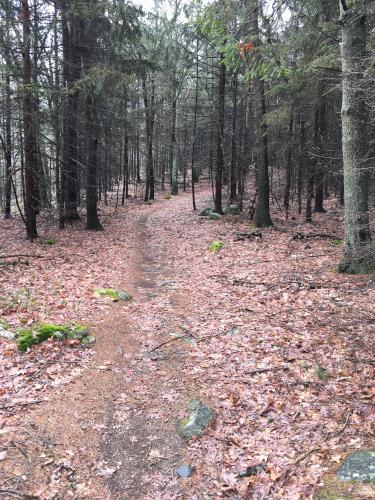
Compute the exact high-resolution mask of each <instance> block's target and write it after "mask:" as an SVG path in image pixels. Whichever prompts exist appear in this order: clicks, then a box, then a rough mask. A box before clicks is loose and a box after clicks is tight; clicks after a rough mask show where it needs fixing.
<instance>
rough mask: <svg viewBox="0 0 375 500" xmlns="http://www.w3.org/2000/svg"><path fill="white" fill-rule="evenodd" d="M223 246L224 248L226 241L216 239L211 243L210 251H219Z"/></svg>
mask: <svg viewBox="0 0 375 500" xmlns="http://www.w3.org/2000/svg"><path fill="white" fill-rule="evenodd" d="M222 248H224V243H223V242H222V241H214V242H213V243H211V245H210V247H209V250H210V252H218V251H219V250H221V249H222Z"/></svg>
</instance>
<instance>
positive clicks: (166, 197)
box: [164, 194, 172, 200]
mask: <svg viewBox="0 0 375 500" xmlns="http://www.w3.org/2000/svg"><path fill="white" fill-rule="evenodd" d="M164 199H165V200H171V199H172V195H171V194H166V195H165V196H164Z"/></svg>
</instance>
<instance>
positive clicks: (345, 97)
mask: <svg viewBox="0 0 375 500" xmlns="http://www.w3.org/2000/svg"><path fill="white" fill-rule="evenodd" d="M352 6H353V7H352ZM340 9H341V17H340V24H341V33H342V44H341V61H342V75H343V79H342V108H341V119H342V147H343V161H344V201H345V224H344V225H345V241H344V252H343V256H342V259H341V262H340V264H339V270H340V271H341V272H349V273H366V272H370V271H373V270H375V257H374V252H373V248H372V245H371V233H370V225H369V206H368V173H369V172H368V159H367V145H368V142H367V121H368V109H367V105H366V99H365V95H364V89H363V88H362V87H361V83H362V75H363V61H364V58H365V56H366V12H365V5H364V3H363V5H362V6H361V5H359V2H354V1H351V2H349V1H347V2H346V3H345V2H343V1H341V2H340Z"/></svg>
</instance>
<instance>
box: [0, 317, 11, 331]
mask: <svg viewBox="0 0 375 500" xmlns="http://www.w3.org/2000/svg"><path fill="white" fill-rule="evenodd" d="M0 328H2V329H3V330H9V328H10V325H9V323H7V322H6V321H5V320H3V319H0Z"/></svg>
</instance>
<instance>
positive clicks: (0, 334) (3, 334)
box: [0, 328, 16, 340]
mask: <svg viewBox="0 0 375 500" xmlns="http://www.w3.org/2000/svg"><path fill="white" fill-rule="evenodd" d="M0 337H1V338H2V339H6V340H14V339H15V338H16V336H15V335H14V333H12V332H9V331H8V330H3V329H2V328H0Z"/></svg>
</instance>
